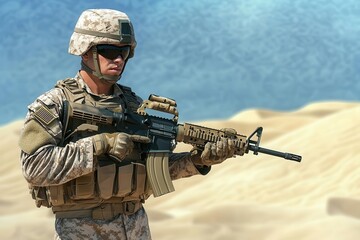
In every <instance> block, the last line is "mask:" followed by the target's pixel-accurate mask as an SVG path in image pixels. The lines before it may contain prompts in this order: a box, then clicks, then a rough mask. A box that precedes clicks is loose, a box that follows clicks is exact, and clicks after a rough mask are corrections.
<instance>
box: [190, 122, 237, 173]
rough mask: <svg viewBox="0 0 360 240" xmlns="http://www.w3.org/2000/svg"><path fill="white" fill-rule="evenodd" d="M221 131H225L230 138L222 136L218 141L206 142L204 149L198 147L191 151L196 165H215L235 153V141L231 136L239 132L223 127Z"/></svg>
mask: <svg viewBox="0 0 360 240" xmlns="http://www.w3.org/2000/svg"><path fill="white" fill-rule="evenodd" d="M221 131H224V132H225V136H226V137H229V138H221V140H220V141H218V142H216V143H210V142H208V143H206V144H205V146H204V149H203V150H202V151H201V150H200V149H198V148H197V147H195V148H193V149H192V150H191V151H190V152H191V159H192V161H193V163H194V164H195V165H206V166H210V165H214V164H219V163H222V162H223V161H225V160H226V159H228V158H231V157H233V156H234V154H235V141H234V140H233V139H231V136H233V135H236V134H237V132H236V130H235V129H233V128H223V129H221Z"/></svg>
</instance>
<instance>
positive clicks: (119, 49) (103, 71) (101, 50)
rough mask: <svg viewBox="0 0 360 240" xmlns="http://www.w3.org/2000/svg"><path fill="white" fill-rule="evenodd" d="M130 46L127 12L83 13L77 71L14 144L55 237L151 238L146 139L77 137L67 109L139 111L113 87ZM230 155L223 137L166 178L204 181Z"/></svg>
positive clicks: (105, 133) (181, 156)
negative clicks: (142, 151) (144, 154)
mask: <svg viewBox="0 0 360 240" xmlns="http://www.w3.org/2000/svg"><path fill="white" fill-rule="evenodd" d="M135 47H136V41H135V36H134V31H133V26H132V24H131V22H130V20H129V18H128V16H127V15H126V14H125V13H122V12H119V11H116V10H110V9H90V10H86V11H84V12H83V13H82V14H81V16H80V17H79V19H78V22H77V24H76V26H75V30H74V33H73V34H72V36H71V39H70V44H69V53H71V54H74V55H78V56H81V60H82V61H81V69H80V71H79V72H78V73H77V75H76V76H75V77H74V78H68V79H65V80H62V81H59V82H58V83H57V84H56V86H55V87H54V88H53V89H51V90H50V91H48V92H46V93H44V94H43V95H41V96H40V97H38V98H37V99H36V101H35V102H34V103H32V104H31V105H30V106H29V107H28V108H29V109H28V114H27V116H26V120H25V124H24V127H23V129H22V133H21V136H20V141H19V145H20V148H21V150H22V151H21V163H22V171H23V175H24V177H25V179H26V180H27V181H28V182H29V186H30V190H31V194H32V197H33V199H34V200H35V202H36V205H37V207H41V206H45V207H51V208H52V211H53V212H54V214H55V217H56V220H55V230H56V232H55V239H151V236H150V230H149V226H148V219H147V216H146V213H145V211H144V209H143V203H144V202H145V200H146V199H147V198H148V197H149V196H150V195H151V189H150V187H149V184H148V182H147V177H146V171H145V165H144V162H143V160H141V159H142V158H141V155H140V146H141V144H143V143H148V142H149V141H150V140H149V139H148V138H147V137H143V136H134V135H129V134H126V133H122V132H114V130H113V129H110V128H105V127H100V128H99V130H98V131H97V132H94V131H78V130H79V129H77V127H78V123H77V122H76V121H72V119H71V117H70V119H67V118H66V116H65V112H66V110H65V109H64V106H65V104H64V103H65V102H66V101H68V102H76V103H82V104H84V105H91V106H95V107H98V108H107V109H110V110H112V111H117V112H122V111H124V110H125V109H126V110H129V111H136V109H137V107H138V106H139V104H140V103H141V102H142V100H141V98H140V97H138V96H137V95H136V94H135V93H134V92H132V91H131V89H130V88H129V87H126V86H123V85H120V84H118V83H117V81H118V80H119V79H120V77H121V74H122V72H123V71H124V68H125V66H126V63H127V61H128V60H129V59H130V58H132V57H133V56H134V50H135ZM74 129H75V130H74ZM233 153H234V146H233V145H232V144H231V143H230V140H225V139H222V141H219V142H217V143H215V144H211V143H208V145H207V146H206V147H205V150H203V151H198V150H194V151H191V152H185V153H172V154H171V155H170V159H169V170H170V175H171V178H172V180H175V179H179V178H183V177H189V176H192V175H196V174H203V175H205V174H207V173H208V172H209V171H210V167H211V165H213V164H216V163H221V162H222V161H224V160H225V159H227V158H229V157H232V156H233Z"/></svg>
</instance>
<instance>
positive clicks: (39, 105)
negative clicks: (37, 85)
mask: <svg viewBox="0 0 360 240" xmlns="http://www.w3.org/2000/svg"><path fill="white" fill-rule="evenodd" d="M64 100H65V96H64V93H63V92H62V90H60V89H57V88H55V89H52V90H50V91H49V92H46V93H45V94H43V95H41V96H40V97H39V98H38V99H36V101H35V102H34V103H32V104H31V105H30V106H29V107H28V113H27V116H26V119H25V123H24V126H23V128H22V131H21V135H20V141H19V145H20V148H21V156H20V160H21V164H22V172H23V175H24V177H25V179H26V180H27V181H28V182H29V183H30V184H32V185H35V186H50V185H57V184H63V183H65V182H68V181H70V180H72V179H74V178H77V177H80V176H82V175H85V174H88V173H90V172H92V171H94V165H95V164H94V159H93V144H92V139H91V138H83V139H80V140H78V141H77V142H74V143H69V144H67V145H65V146H63V147H61V146H60V142H61V139H62V134H63V126H62V122H61V120H60V119H62V118H61V117H62V110H63V109H62V108H63V101H64ZM39 116H40V117H39Z"/></svg>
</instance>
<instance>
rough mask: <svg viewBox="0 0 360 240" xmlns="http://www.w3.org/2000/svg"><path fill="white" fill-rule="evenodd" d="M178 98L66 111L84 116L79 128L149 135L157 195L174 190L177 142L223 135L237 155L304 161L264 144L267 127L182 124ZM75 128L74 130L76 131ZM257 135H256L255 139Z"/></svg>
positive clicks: (198, 142) (73, 106)
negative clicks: (133, 107)
mask: <svg viewBox="0 0 360 240" xmlns="http://www.w3.org/2000/svg"><path fill="white" fill-rule="evenodd" d="M176 107H177V105H176V102H175V101H174V100H172V99H169V98H165V97H160V96H156V95H150V97H149V100H145V101H144V102H143V103H142V104H141V106H140V107H139V108H138V109H137V113H135V112H126V111H125V112H113V111H110V110H108V109H106V108H96V107H92V106H89V105H84V104H78V103H73V102H71V103H69V102H66V103H65V104H64V112H65V113H66V114H67V116H68V118H69V119H72V120H80V121H81V122H83V124H81V125H79V127H77V129H75V130H74V132H76V131H96V132H97V131H98V128H99V126H104V125H111V126H112V127H113V129H114V131H116V132H125V133H128V134H137V135H142V136H146V137H149V138H150V139H151V143H149V144H147V145H146V146H145V150H144V151H145V153H146V169H147V175H148V178H149V181H150V184H151V188H152V190H153V194H154V197H158V196H161V195H164V194H166V193H169V192H172V191H174V190H175V189H174V186H173V184H172V181H171V178H170V173H169V165H168V160H169V159H168V157H169V153H171V152H172V150H173V149H174V148H175V145H176V143H177V142H183V143H186V144H191V145H193V146H197V147H199V148H203V147H204V146H205V144H206V143H207V142H217V141H218V140H220V139H221V138H223V137H225V138H232V139H234V142H235V146H236V150H235V155H244V154H245V153H249V151H252V152H253V153H254V154H255V155H257V154H258V153H264V154H269V155H273V156H276V157H281V158H285V159H287V160H292V161H297V162H300V161H301V156H299V155H295V154H292V153H284V152H278V151H275V150H271V149H267V148H262V147H260V146H259V145H260V140H261V135H262V131H263V128H262V127H258V128H257V129H256V130H255V131H254V132H253V133H252V134H251V135H250V136H249V137H248V138H247V137H246V136H244V135H241V134H230V135H229V133H227V132H225V131H221V130H218V129H212V128H207V127H203V126H198V125H195V124H191V123H184V124H178V116H179V114H178V111H177V109H176ZM146 109H153V110H155V111H160V112H165V113H169V114H171V115H173V118H172V119H168V118H165V117H159V116H152V115H149V114H147V113H146ZM74 132H73V133H74ZM253 138H256V139H253Z"/></svg>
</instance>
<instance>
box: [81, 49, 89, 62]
mask: <svg viewBox="0 0 360 240" xmlns="http://www.w3.org/2000/svg"><path fill="white" fill-rule="evenodd" d="M89 57H90V51H87V52H86V53H84V54H83V55H81V59H82V60H83V61H84V62H87V61H88V60H89Z"/></svg>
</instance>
